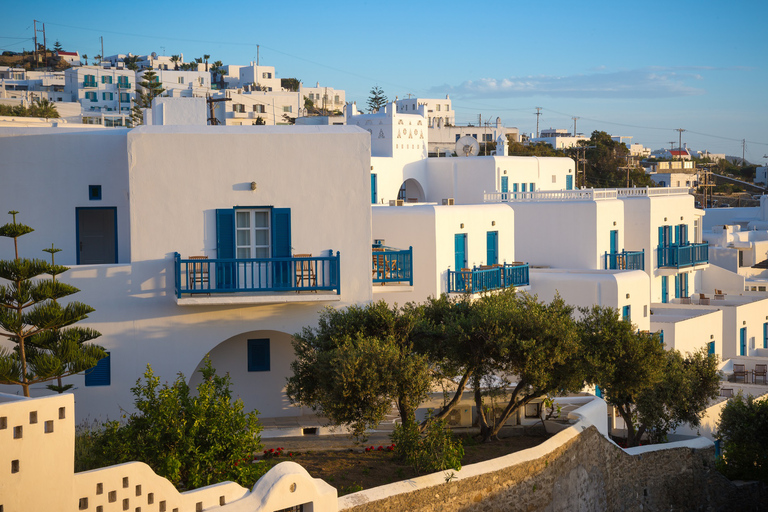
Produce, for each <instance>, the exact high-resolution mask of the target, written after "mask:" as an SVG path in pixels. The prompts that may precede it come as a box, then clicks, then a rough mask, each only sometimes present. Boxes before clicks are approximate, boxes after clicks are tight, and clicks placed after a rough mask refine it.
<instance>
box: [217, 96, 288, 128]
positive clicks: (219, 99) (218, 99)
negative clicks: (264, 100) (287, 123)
mask: <svg viewBox="0 0 768 512" xmlns="http://www.w3.org/2000/svg"><path fill="white" fill-rule="evenodd" d="M205 101H206V102H207V103H208V111H209V112H210V117H209V118H208V123H209V124H210V125H211V126H215V125H217V124H219V120H218V119H216V114H215V113H214V112H213V109H214V108H215V104H216V103H219V102H221V101H232V98H211V97H210V96H208V97H207V98H206V99H205ZM272 115H273V116H274V113H273V114H272ZM275 124H277V123H275Z"/></svg>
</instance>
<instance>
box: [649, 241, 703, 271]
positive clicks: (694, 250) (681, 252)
mask: <svg viewBox="0 0 768 512" xmlns="http://www.w3.org/2000/svg"><path fill="white" fill-rule="evenodd" d="M656 251H657V256H658V262H659V268H678V269H679V268H686V267H692V266H694V265H704V264H707V263H709V243H707V242H704V243H702V244H684V245H670V246H668V247H659V248H658V249H656Z"/></svg>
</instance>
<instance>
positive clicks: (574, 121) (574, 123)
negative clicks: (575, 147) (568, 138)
mask: <svg viewBox="0 0 768 512" xmlns="http://www.w3.org/2000/svg"><path fill="white" fill-rule="evenodd" d="M571 119H573V136H574V137H575V136H576V120H577V119H581V118H580V117H572V118H571Z"/></svg>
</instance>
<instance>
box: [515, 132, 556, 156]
mask: <svg viewBox="0 0 768 512" xmlns="http://www.w3.org/2000/svg"><path fill="white" fill-rule="evenodd" d="M507 139H510V140H509V154H510V155H514V156H566V154H565V152H563V151H561V150H558V149H554V148H553V147H552V146H550V145H549V144H547V143H546V142H537V143H535V144H528V145H524V144H523V143H521V142H515V141H514V140H511V136H510V135H507Z"/></svg>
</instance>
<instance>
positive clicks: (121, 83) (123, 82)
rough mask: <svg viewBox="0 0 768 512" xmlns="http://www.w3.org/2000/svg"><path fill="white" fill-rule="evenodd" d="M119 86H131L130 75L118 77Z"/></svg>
mask: <svg viewBox="0 0 768 512" xmlns="http://www.w3.org/2000/svg"><path fill="white" fill-rule="evenodd" d="M117 86H118V87H122V88H128V87H130V84H129V83H128V77H127V76H119V77H117Z"/></svg>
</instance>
